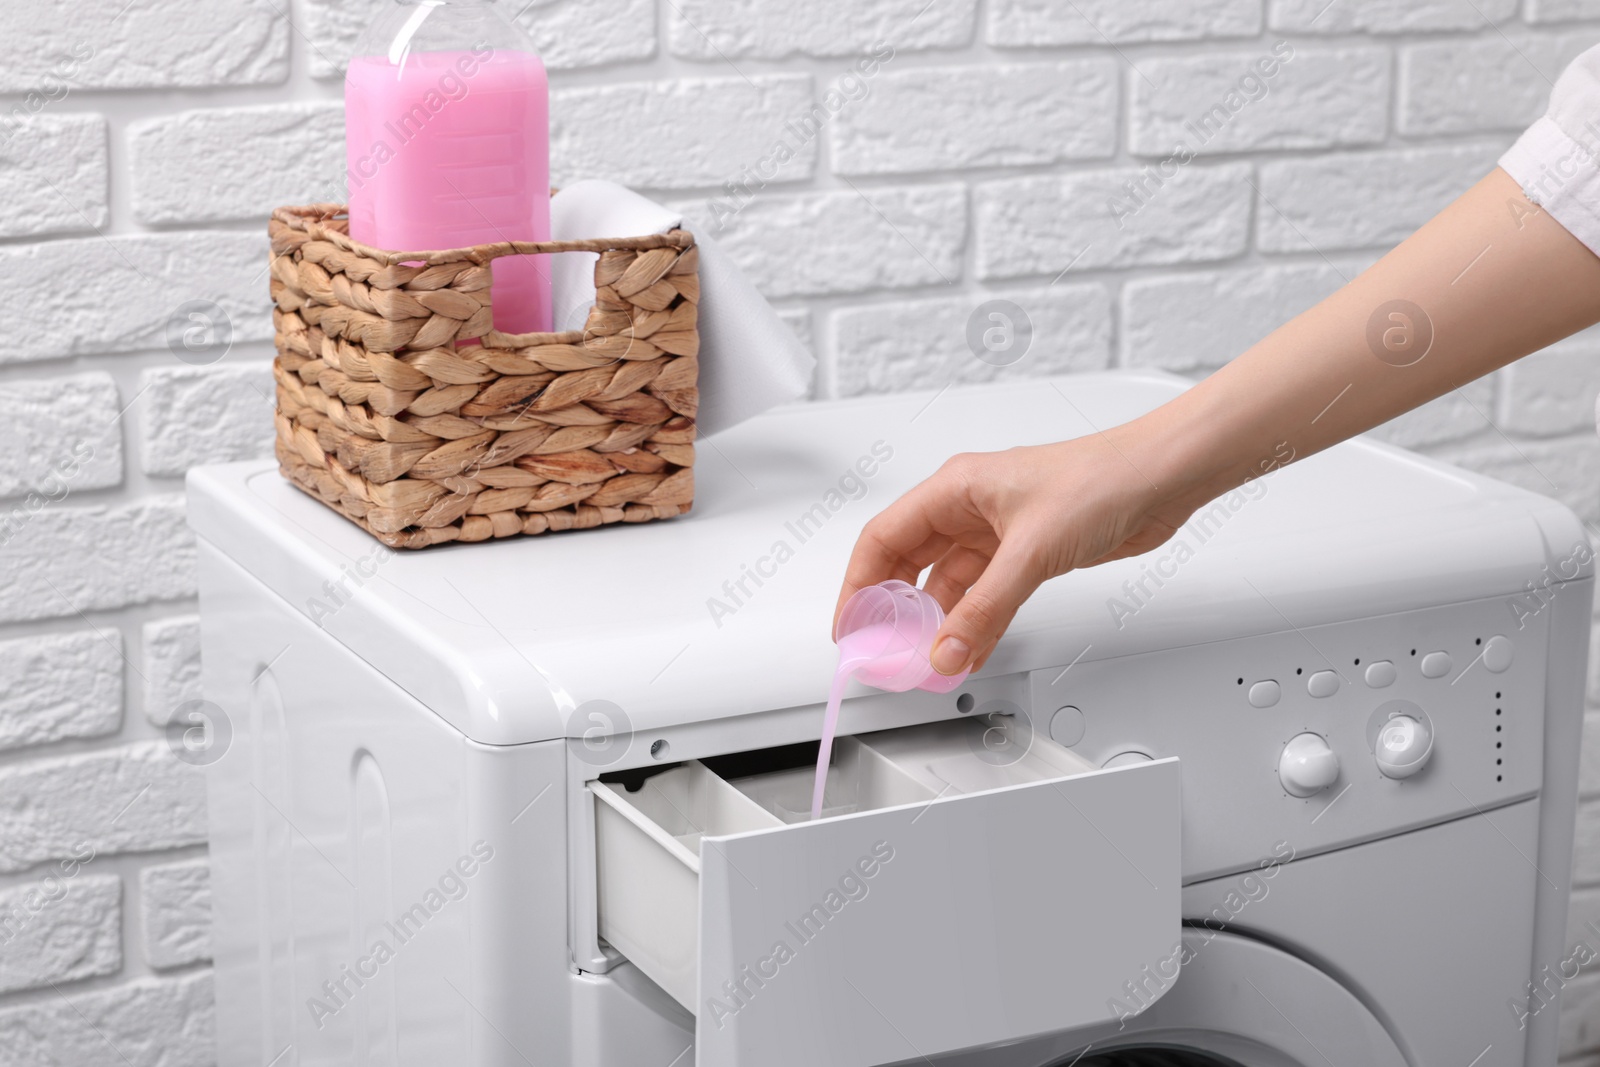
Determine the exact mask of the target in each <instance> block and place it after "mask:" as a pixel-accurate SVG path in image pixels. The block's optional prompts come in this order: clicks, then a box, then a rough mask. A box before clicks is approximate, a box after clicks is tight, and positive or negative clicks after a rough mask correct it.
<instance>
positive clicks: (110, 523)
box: [0, 496, 195, 622]
mask: <svg viewBox="0 0 1600 1067" xmlns="http://www.w3.org/2000/svg"><path fill="white" fill-rule="evenodd" d="M25 508H26V505H21V506H19V507H18V508H17V509H13V510H12V511H11V512H10V513H9V514H6V513H0V536H3V534H4V532H5V529H6V524H7V523H8V522H9V523H13V524H14V523H18V522H20V523H21V530H20V532H18V533H16V534H15V535H14V536H12V537H11V539H10V540H9V541H6V542H5V543H3V544H0V572H3V573H6V574H8V575H10V576H12V578H13V580H12V581H11V582H9V583H8V587H7V589H6V595H5V596H4V597H0V622H18V621H22V620H28V619H55V618H63V617H71V616H75V615H77V614H78V613H79V612H84V611H108V610H110V609H113V608H121V607H126V606H128V605H130V604H142V603H145V602H147V601H151V600H176V599H178V598H180V597H186V596H193V595H194V581H195V579H194V537H193V535H192V534H190V532H189V528H188V527H187V526H186V525H184V520H183V503H182V500H181V499H179V498H177V497H173V496H156V497H150V498H148V499H145V500H143V501H140V502H138V503H132V504H116V505H104V504H97V505H93V506H89V507H72V506H69V505H65V504H56V505H52V504H49V503H48V502H46V504H45V506H44V507H43V508H42V509H40V510H39V511H36V512H29V511H26V510H25ZM19 511H21V512H22V514H21V516H20V519H19V517H18V512H19Z"/></svg>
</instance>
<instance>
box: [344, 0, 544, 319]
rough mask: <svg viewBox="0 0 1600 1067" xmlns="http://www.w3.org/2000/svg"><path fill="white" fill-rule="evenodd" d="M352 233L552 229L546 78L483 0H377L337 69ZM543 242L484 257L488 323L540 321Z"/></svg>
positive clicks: (515, 233) (456, 236)
mask: <svg viewBox="0 0 1600 1067" xmlns="http://www.w3.org/2000/svg"><path fill="white" fill-rule="evenodd" d="M344 95H345V145H346V154H347V166H348V169H349V175H348V177H349V183H350V236H351V237H352V238H353V239H355V240H357V241H360V242H362V243H363V244H368V245H371V246H373V247H375V248H382V249H389V250H394V251H418V252H424V251H435V250H439V249H446V248H462V247H467V246H470V245H482V244H495V243H498V242H502V241H548V240H549V239H550V90H549V83H548V80H547V78H546V76H545V69H544V64H543V62H541V61H540V59H539V57H538V55H537V54H536V53H535V52H534V47H533V42H532V41H531V40H529V38H528V36H527V34H525V33H524V32H523V31H522V30H521V29H519V28H518V27H517V26H516V25H515V24H513V23H512V22H511V21H510V20H509V19H507V18H506V17H505V16H504V15H503V14H502V13H501V12H500V10H499V9H498V8H497V7H496V6H495V5H494V4H493V3H492V2H491V0H388V3H387V4H386V6H385V7H384V9H383V11H382V13H381V14H380V15H379V16H378V18H377V20H376V21H375V22H373V24H372V25H371V26H370V27H368V29H367V30H366V32H365V33H363V34H362V36H361V37H360V39H359V40H358V41H357V43H356V49H355V55H354V56H353V57H352V58H351V60H350V69H349V73H348V74H347V75H346V76H345V93H344ZM547 260H548V257H547V256H505V257H502V258H500V259H497V260H495V261H494V267H493V271H494V288H493V294H492V295H493V301H494V325H495V329H497V330H499V331H501V332H502V333H529V332H533V331H547V330H549V329H550V328H551V311H550V270H549V264H548V262H547Z"/></svg>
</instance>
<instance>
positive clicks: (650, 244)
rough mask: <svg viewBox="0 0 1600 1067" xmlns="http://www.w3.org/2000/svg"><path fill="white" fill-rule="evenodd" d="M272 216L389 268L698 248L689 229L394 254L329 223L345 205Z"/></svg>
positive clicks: (342, 212)
mask: <svg viewBox="0 0 1600 1067" xmlns="http://www.w3.org/2000/svg"><path fill="white" fill-rule="evenodd" d="M272 217H273V218H275V219H277V220H278V221H279V222H282V223H284V224H285V225H287V226H290V227H292V228H293V229H296V230H300V231H302V232H305V233H307V234H310V235H311V236H312V237H313V238H316V239H318V240H324V241H328V242H331V243H332V244H334V245H336V246H338V247H339V248H343V249H345V250H347V251H350V252H355V253H357V254H359V255H362V256H365V257H366V258H368V259H372V260H376V261H377V262H379V263H382V264H384V265H385V266H391V267H392V266H396V265H398V264H401V263H426V264H428V265H429V266H433V265H434V264H438V263H461V262H463V261H465V262H470V263H478V264H487V263H492V262H494V261H495V260H496V259H499V258H500V257H501V256H536V255H545V254H547V253H554V252H608V251H611V250H612V249H620V250H626V251H633V252H645V251H648V250H650V249H652V248H677V249H688V248H692V247H694V235H693V234H691V233H689V232H688V231H687V230H672V231H670V232H668V233H654V234H647V235H645V236H643V237H596V238H588V239H585V240H581V241H500V242H497V243H495V244H487V245H474V246H472V247H471V248H446V249H435V250H433V251H424V252H390V251H387V250H385V249H381V248H373V247H372V246H371V245H364V244H362V243H361V242H360V241H355V240H352V239H351V238H350V235H349V234H347V233H345V232H344V231H343V230H341V229H337V228H334V227H332V226H330V225H328V224H329V223H332V222H335V221H336V220H338V219H340V218H345V217H348V213H347V209H346V207H345V205H343V204H311V205H309V206H307V207H282V208H279V209H278V210H276V211H274V212H273V213H272Z"/></svg>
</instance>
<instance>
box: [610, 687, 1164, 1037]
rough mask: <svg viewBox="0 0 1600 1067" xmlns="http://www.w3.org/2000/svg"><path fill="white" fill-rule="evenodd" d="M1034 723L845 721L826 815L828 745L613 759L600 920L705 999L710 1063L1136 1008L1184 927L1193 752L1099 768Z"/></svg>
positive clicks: (696, 1003)
mask: <svg viewBox="0 0 1600 1067" xmlns="http://www.w3.org/2000/svg"><path fill="white" fill-rule="evenodd" d="M1013 732H1014V725H1013V723H1012V722H1011V721H1010V720H1007V719H998V720H997V719H996V718H993V717H991V718H989V719H957V720H950V721H947V722H940V723H931V724H928V725H924V726H915V727H907V728H905V729H900V730H890V731H885V732H882V733H876V734H863V735H860V736H857V737H847V738H841V739H840V740H839V741H838V742H837V743H836V745H835V749H834V759H833V764H832V768H831V769H830V772H829V776H828V785H827V789H826V792H825V796H824V815H823V818H821V819H820V820H817V821H815V822H812V821H810V819H809V808H810V794H811V774H812V768H811V767H810V766H803V765H801V766H788V767H782V768H780V769H777V770H769V771H766V772H764V773H760V774H750V775H731V774H730V776H729V778H727V779H724V778H723V777H721V776H719V775H718V774H717V773H716V772H715V771H714V770H712V768H711V767H710V766H707V764H703V763H700V762H691V763H686V764H682V765H680V766H678V767H674V768H672V769H670V770H668V771H665V772H662V773H660V774H657V775H654V776H652V777H650V778H648V779H646V780H645V783H644V785H643V787H642V788H640V789H639V790H638V791H637V792H628V791H627V790H626V789H624V788H623V787H622V786H621V785H619V784H609V783H605V782H598V781H597V782H592V783H590V786H589V788H590V790H591V791H592V792H593V794H594V796H595V799H596V801H597V803H596V804H595V834H596V859H597V881H598V889H599V924H600V935H601V937H603V938H605V939H606V941H608V942H609V943H610V944H611V945H612V946H613V947H615V948H616V949H617V950H618V951H619V952H621V953H623V955H625V956H627V957H628V958H629V959H630V960H631V961H632V962H633V963H634V964H636V965H637V966H638V967H639V969H640V970H642V971H644V972H645V973H646V974H647V975H649V976H650V977H651V978H653V979H654V980H655V981H656V982H657V983H658V984H659V985H661V986H662V988H664V989H665V990H666V991H667V992H668V993H670V994H671V995H672V996H673V997H674V998H675V999H676V1000H678V1001H679V1002H680V1003H682V1004H683V1005H684V1006H685V1007H686V1008H688V1009H689V1010H690V1011H692V1012H693V1013H694V1014H695V1016H696V1019H697V1030H696V1062H697V1063H698V1064H699V1065H701V1067H755V1065H760V1067H815V1065H816V1064H819V1063H826V1064H830V1065H838V1067H868V1065H872V1064H882V1063H893V1062H897V1061H900V1060H907V1059H912V1060H914V1059H919V1058H921V1057H924V1056H929V1055H933V1054H936V1053H940V1052H946V1051H950V1050H954V1049H960V1048H966V1047H970V1046H974V1045H982V1044H989V1043H993V1042H998V1041H1006V1040H1010V1039H1015V1038H1021V1037H1025V1036H1028V1035H1030V1034H1038V1033H1044V1032H1048V1031H1052V1030H1059V1029H1063V1028H1066V1027H1072V1026H1081V1025H1085V1024H1090V1023H1096V1022H1104V1021H1107V1020H1109V1019H1111V1018H1114V1014H1113V1013H1112V1011H1111V1009H1110V1008H1109V1007H1108V1005H1109V1004H1110V1003H1111V1002H1112V1001H1113V1000H1114V999H1115V998H1118V997H1120V996H1122V995H1123V993H1124V990H1123V986H1124V983H1126V982H1130V981H1135V980H1137V978H1138V977H1139V975H1140V973H1141V971H1142V969H1143V968H1144V967H1145V966H1146V965H1155V964H1157V963H1159V962H1161V961H1163V960H1166V959H1167V957H1169V956H1170V955H1171V952H1172V948H1173V946H1174V945H1175V944H1176V943H1177V940H1178V936H1179V919H1180V916H1179V834H1180V798H1179V772H1178V761H1177V760H1175V759H1166V760H1157V761H1154V762H1150V763H1142V764H1136V765H1133V766H1127V767H1119V768H1115V769H1112V770H1098V769H1095V768H1093V767H1092V766H1090V765H1088V764H1086V763H1085V762H1084V761H1083V760H1081V759H1080V758H1079V757H1078V756H1076V755H1074V754H1073V753H1071V752H1070V751H1068V750H1066V749H1064V748H1062V747H1061V746H1059V745H1057V744H1055V743H1054V742H1052V741H1050V740H1049V739H1048V738H1044V737H1040V736H1032V737H1028V738H1026V739H1020V738H1018V737H1016V736H1013ZM707 763H709V764H712V765H717V763H718V761H716V760H708V761H707Z"/></svg>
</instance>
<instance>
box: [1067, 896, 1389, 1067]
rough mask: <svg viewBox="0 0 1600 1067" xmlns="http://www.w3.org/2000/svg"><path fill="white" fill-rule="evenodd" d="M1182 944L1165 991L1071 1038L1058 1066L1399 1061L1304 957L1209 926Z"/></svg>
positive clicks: (1350, 1001)
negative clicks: (1115, 1020) (1176, 970)
mask: <svg viewBox="0 0 1600 1067" xmlns="http://www.w3.org/2000/svg"><path fill="white" fill-rule="evenodd" d="M1183 941H1184V947H1185V948H1186V949H1187V950H1188V952H1187V954H1186V958H1187V960H1188V962H1186V963H1185V964H1184V966H1183V969H1182V971H1181V972H1180V974H1179V976H1178V978H1177V980H1176V981H1175V982H1174V983H1173V986H1172V988H1171V989H1170V990H1168V991H1167V993H1166V995H1165V996H1163V997H1162V998H1161V999H1159V1000H1157V1001H1156V1002H1155V1003H1154V1004H1152V1005H1150V1007H1149V1008H1147V1009H1146V1010H1144V1011H1143V1012H1140V1013H1139V1014H1138V1015H1135V1016H1132V1017H1131V1018H1125V1019H1123V1020H1122V1022H1121V1024H1120V1025H1119V1024H1111V1025H1108V1026H1105V1027H1101V1028H1099V1029H1098V1032H1097V1034H1096V1036H1093V1037H1091V1036H1090V1033H1089V1032H1084V1033H1082V1034H1081V1035H1076V1036H1078V1039H1079V1041H1080V1042H1081V1044H1080V1045H1079V1047H1078V1048H1077V1049H1075V1050H1074V1051H1073V1052H1072V1053H1071V1054H1069V1055H1068V1056H1067V1057H1065V1058H1064V1059H1061V1060H1059V1061H1058V1062H1059V1063H1060V1064H1061V1067H1066V1064H1070V1063H1073V1062H1074V1057H1076V1067H1330V1065H1331V1067H1406V1060H1405V1057H1404V1056H1402V1055H1401V1053H1400V1049H1399V1047H1398V1046H1397V1045H1396V1044H1395V1041H1394V1038H1393V1037H1391V1036H1390V1034H1389V1031H1388V1030H1387V1029H1385V1028H1384V1026H1383V1024H1382V1023H1380V1022H1379V1021H1378V1019H1377V1017H1376V1016H1374V1015H1373V1014H1372V1012H1371V1011H1369V1010H1368V1009H1367V1007H1366V1005H1364V1004H1363V1003H1361V1001H1360V1000H1359V999H1357V997H1356V996H1355V995H1354V994H1353V993H1352V992H1351V991H1350V990H1348V989H1346V988H1345V987H1344V986H1343V985H1341V984H1340V983H1339V982H1337V981H1335V980H1334V979H1333V978H1331V977H1329V976H1328V975H1327V974H1325V973H1323V972H1322V971H1319V970H1318V969H1317V968H1315V967H1313V966H1311V965H1310V964H1309V963H1306V962H1305V961H1304V960H1301V959H1298V958H1296V957H1294V956H1291V955H1289V954H1288V953H1287V952H1283V951H1281V950H1279V949H1275V948H1272V947H1270V946H1268V945H1265V944H1263V943H1261V942H1259V941H1254V940H1251V939H1250V938H1246V937H1239V936H1236V935H1234V934H1227V933H1216V932H1213V931H1211V930H1206V929H1196V928H1193V927H1190V928H1186V929H1185V930H1184V933H1183ZM1134 1006H1135V1007H1137V1005H1134Z"/></svg>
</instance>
